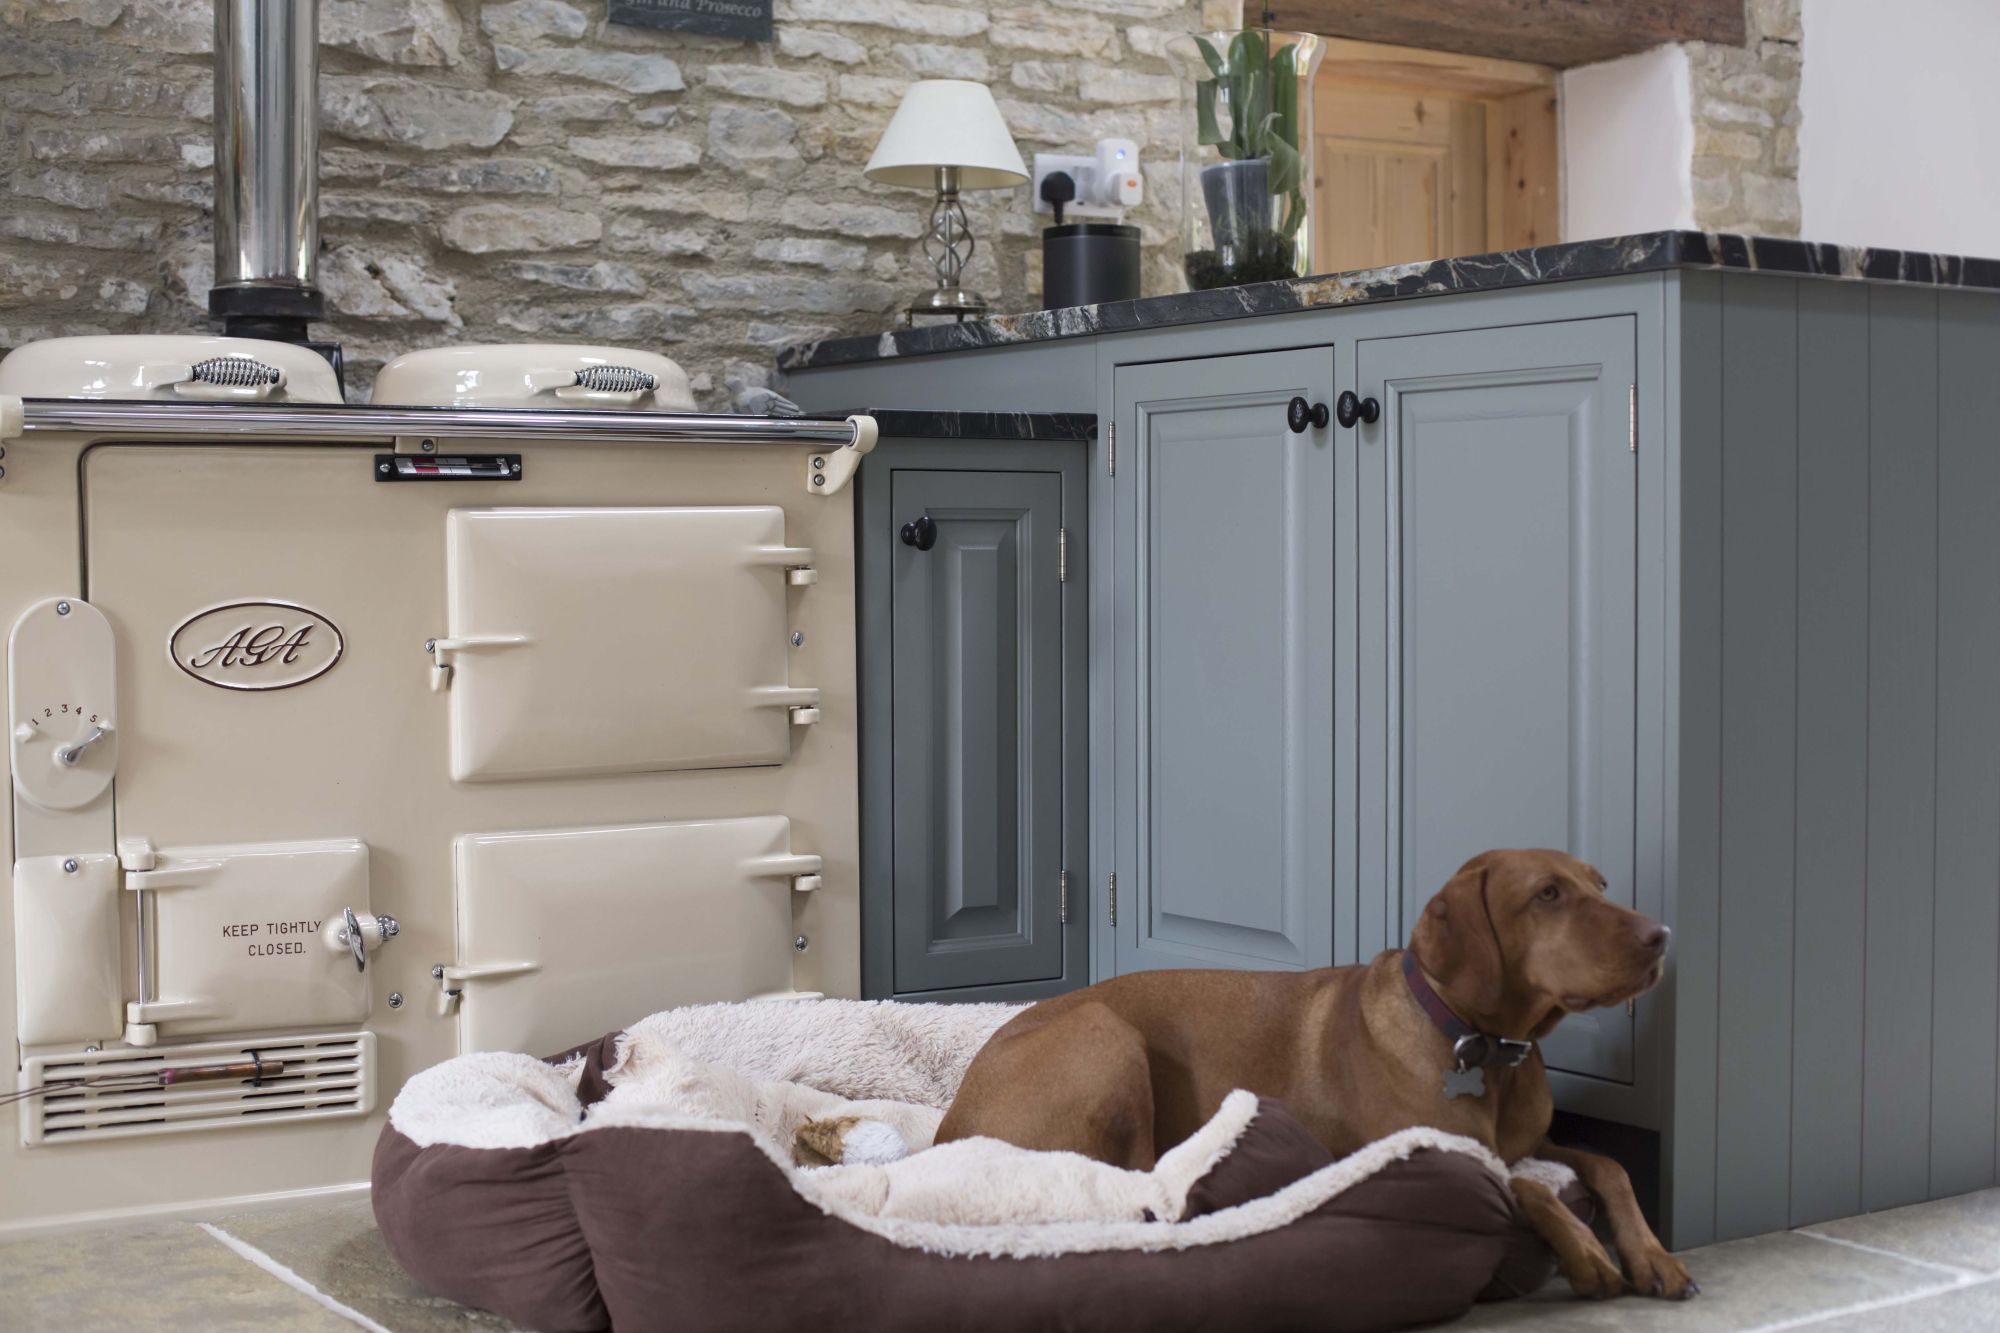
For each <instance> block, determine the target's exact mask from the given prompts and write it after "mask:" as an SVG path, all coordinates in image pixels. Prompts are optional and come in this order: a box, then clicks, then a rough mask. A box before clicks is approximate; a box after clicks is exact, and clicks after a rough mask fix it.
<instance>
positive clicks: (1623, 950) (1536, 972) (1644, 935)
mask: <svg viewBox="0 0 2000 1333" xmlns="http://www.w3.org/2000/svg"><path fill="white" fill-rule="evenodd" d="M1667 935H1668V932H1667V928H1666V927H1665V926H1663V925H1661V924H1660V923H1659V922H1657V921H1654V920H1653V919H1651V918H1650V917H1647V916H1644V915H1642V914H1641V913H1638V912H1634V911H1632V910H1631V909H1629V908H1625V907H1620V906H1619V905H1618V904H1616V903H1614V902H1612V901H1611V900H1610V899H1608V898H1606V897H1605V896H1604V876H1602V875H1600V874H1599V873H1597V868H1596V867H1595V866H1589V865H1585V864H1584V863H1583V862H1581V861H1579V860H1577V859H1576V858H1575V857H1573V856H1568V855H1565V854H1564V853H1562V852H1555V851H1548V850H1543V849H1536V850H1528V851H1520V850H1505V851H1492V852H1485V853H1482V854H1481V855H1479V856H1475V857H1473V858H1472V859H1471V860H1470V861H1467V862H1466V863H1465V864H1464V865H1463V866H1461V867H1460V868H1459V871H1458V873H1457V874H1456V875H1453V876H1452V877H1451V880H1450V882H1448V883H1447V884H1446V885H1445V886H1444V887H1443V888H1442V889H1440V890H1438V893H1437V896H1436V897H1434V898H1432V899H1431V900H1430V903H1429V905H1427V906H1426V907H1425V908H1424V912H1423V916H1422V917H1420V918H1419V919H1418V921H1417V928H1416V929H1415V930H1414V931H1412V932H1411V934H1410V948H1411V950H1412V951H1413V952H1415V954H1416V956H1417V962H1418V963H1419V964H1420V965H1421V966H1422V967H1423V969H1424V971H1426V972H1427V973H1429V974H1430V975H1431V976H1432V977H1433V978H1434V979H1435V980H1436V981H1437V983H1438V987H1439V989H1440V991H1442V992H1443V994H1444V998H1445V1000H1446V1001H1447V1002H1448V1003H1450V1004H1451V1005H1452V1006H1453V1007H1454V1008H1458V1009H1459V1010H1460V1012H1461V1014H1463V1016H1464V1017H1466V1018H1467V1019H1468V1020H1470V1021H1472V1022H1475V1023H1477V1024H1479V1025H1480V1026H1482V1027H1485V1028H1486V1030H1487V1031H1489V1032H1494V1033H1496V1034H1498V1035H1501V1036H1519V1035H1526V1036H1530V1037H1541V1036H1544V1035H1546V1034H1547V1033H1548V1031H1549V1030H1550V1029H1551V1028H1553V1027H1555V1025H1556V1023H1557V1022H1558V1021H1560V1020H1561V1018H1562V1016H1563V1015H1564V1014H1565V1013H1569V1012H1573V1011H1576V1010H1580V1009H1591V1008H1595V1007H1597V1006H1599V1005H1610V1004H1623V1003H1624V1002H1625V1001H1626V1000H1629V999H1631V998H1632V997H1633V996H1635V995H1639V994H1642V993H1644V992H1645V991H1647V990H1650V989H1652V987H1653V985H1654V984H1655V983H1656V982H1658V981H1659V979H1660V974H1661V973H1662V972H1663V971H1664V970H1665V968H1666V956H1667ZM1489 1025H1490V1026H1489Z"/></svg>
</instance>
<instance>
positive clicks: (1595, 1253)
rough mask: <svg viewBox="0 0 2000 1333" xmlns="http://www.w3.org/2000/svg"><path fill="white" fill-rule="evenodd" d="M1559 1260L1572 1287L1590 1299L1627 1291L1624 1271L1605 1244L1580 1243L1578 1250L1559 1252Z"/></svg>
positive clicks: (1606, 1298) (1602, 1298)
mask: <svg viewBox="0 0 2000 1333" xmlns="http://www.w3.org/2000/svg"><path fill="white" fill-rule="evenodd" d="M1556 1262H1557V1264H1558V1265H1559V1266H1560V1267H1561V1269H1562V1275H1563V1276H1564V1277H1565V1278H1567V1279H1569V1286H1570V1290H1571V1291H1574V1292H1575V1293H1576V1294H1577V1295H1579V1296H1581V1297H1583V1298H1584V1299H1585V1300H1587V1301H1608V1300H1610V1299H1611V1298H1612V1297H1613V1296H1621V1295H1623V1294H1624V1292H1625V1274H1624V1272H1623V1271H1622V1270H1620V1269H1619V1267H1618V1263H1617V1261H1616V1260H1614V1259H1613V1258H1612V1257H1611V1256H1610V1255H1608V1254H1606V1253H1605V1252H1604V1247H1603V1246H1601V1245H1598V1244H1595V1243H1593V1244H1591V1245H1589V1246H1588V1247H1579V1248H1578V1250H1577V1252H1576V1253H1574V1254H1570V1255H1558V1256H1557V1260H1556Z"/></svg>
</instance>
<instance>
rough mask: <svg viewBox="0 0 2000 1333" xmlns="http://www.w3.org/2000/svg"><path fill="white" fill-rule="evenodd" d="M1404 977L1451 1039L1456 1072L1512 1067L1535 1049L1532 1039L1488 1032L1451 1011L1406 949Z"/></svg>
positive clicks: (1430, 1014) (1432, 1017)
mask: <svg viewBox="0 0 2000 1333" xmlns="http://www.w3.org/2000/svg"><path fill="white" fill-rule="evenodd" d="M1403 980H1404V981H1405V982H1407V983H1409V987H1410V996H1411V998H1412V999H1414V1000H1416V1002H1417V1004H1418V1006H1419V1007H1420V1008H1422V1010H1423V1011H1424V1013H1425V1015H1426V1016H1427V1017H1429V1019H1430V1020H1431V1022H1432V1024H1433V1025H1435V1026H1436V1028H1437V1030H1438V1031H1439V1032H1442V1033H1444V1035H1445V1040H1446V1041H1449V1042H1450V1043H1451V1054H1452V1058H1453V1059H1454V1060H1456V1061H1457V1062H1458V1072H1459V1073H1461V1074H1462V1073H1464V1072H1465V1071H1466V1070H1468V1069H1512V1068H1514V1067H1515V1066H1516V1065H1518V1064H1520V1063H1521V1062H1522V1061H1523V1060H1526V1059H1527V1058H1528V1053H1529V1052H1531V1051H1533V1050H1534V1049H1535V1043H1533V1042H1532V1041H1520V1040H1517V1039H1516V1038H1513V1037H1494V1036H1490V1035H1488V1034H1487V1033H1484V1032H1481V1031H1480V1030H1479V1029H1478V1028H1476V1027H1473V1026H1472V1025H1471V1024H1470V1023H1467V1022H1466V1021H1465V1020H1464V1019H1462V1018H1460V1017H1459V1016H1458V1015H1457V1014H1455V1013H1453V1012H1452V1011H1451V1006H1450V1005H1448V1004H1446V1003H1445V1002H1444V1000H1443V998H1442V997H1440V996H1439V995H1438V993H1437V992H1436V991H1435V990H1433V989H1432V988H1431V983H1430V982H1429V981H1428V980H1426V979H1425V977H1424V971H1423V969H1422V968H1420V967H1418V966H1417V956H1416V955H1415V954H1414V953H1412V952H1410V951H1409V950H1408V949H1405V950H1404V951H1403Z"/></svg>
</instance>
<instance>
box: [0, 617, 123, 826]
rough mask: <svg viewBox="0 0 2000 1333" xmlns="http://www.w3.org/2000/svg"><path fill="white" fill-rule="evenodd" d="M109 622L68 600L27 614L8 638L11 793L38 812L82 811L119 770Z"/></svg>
mask: <svg viewBox="0 0 2000 1333" xmlns="http://www.w3.org/2000/svg"><path fill="white" fill-rule="evenodd" d="M116 703H117V676H116V672H115V667H114V665H113V642H112V635H111V624H110V622H109V621H107V620H106V619H105V618H104V613H103V612H101V611H99V610H98V609H97V608H96V607H94V606H92V605H90V603H88V602H84V601H79V600H78V599H76V598H74V597H52V598H50V599H49V600H47V601H45V602H39V603H37V604H36V605H34V606H32V607H30V608H28V610H27V612H26V614H24V615H23V616H22V617H21V618H20V619H19V620H17V621H15V622H14V632H13V633H12V634H11V635H10V636H9V637H8V640H7V722H8V731H9V736H8V744H9V746H10V752H11V758H12V762H13V770H14V787H15V790H16V791H17V792H19V793H20V795H21V796H22V797H23V798H25V799H27V800H29V801H32V802H33V803H34V804H36V805H38V806H40V807H42V808H43V809H45V810H75V809H78V808H79V807H82V806H85V805H89V804H90V803H91V802H92V801H94V800H96V799H97V798H98V797H99V796H101V795H102V794H103V793H104V789H105V788H106V787H108V786H110V785H111V777H112V774H113V773H114V772H115V771H116V769H117V766H118V732H117V728H116V727H115V725H114V724H113V718H114V717H115V713H114V711H113V710H114V709H115V707H116Z"/></svg>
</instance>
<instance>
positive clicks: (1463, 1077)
mask: <svg viewBox="0 0 2000 1333" xmlns="http://www.w3.org/2000/svg"><path fill="white" fill-rule="evenodd" d="M1444 1095H1445V1096H1446V1097H1447V1098H1451V1097H1484V1096H1485V1095H1486V1071H1485V1070H1484V1069H1478V1068H1473V1069H1447V1070H1445V1071H1444Z"/></svg>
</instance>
